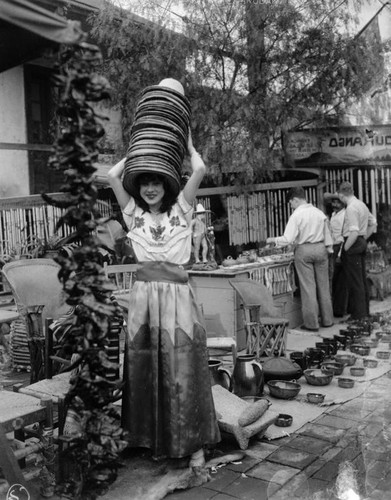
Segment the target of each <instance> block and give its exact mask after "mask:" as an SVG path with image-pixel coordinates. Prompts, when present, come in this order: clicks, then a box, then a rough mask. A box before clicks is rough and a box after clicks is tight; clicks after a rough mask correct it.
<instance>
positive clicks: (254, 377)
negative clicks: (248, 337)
mask: <svg viewBox="0 0 391 500" xmlns="http://www.w3.org/2000/svg"><path fill="white" fill-rule="evenodd" d="M263 387H264V377H263V369H262V366H261V364H260V363H258V362H257V361H255V354H243V355H241V356H237V358H236V362H235V366H234V370H233V373H232V392H233V393H234V394H236V396H239V397H243V396H260V395H261V394H262V393H263Z"/></svg>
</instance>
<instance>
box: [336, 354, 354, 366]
mask: <svg viewBox="0 0 391 500" xmlns="http://www.w3.org/2000/svg"><path fill="white" fill-rule="evenodd" d="M334 359H335V361H337V362H338V363H343V364H344V365H346V366H353V365H354V363H355V362H356V356H354V355H353V354H336V356H335V357H334Z"/></svg>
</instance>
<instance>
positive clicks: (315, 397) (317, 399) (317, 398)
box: [307, 392, 325, 404]
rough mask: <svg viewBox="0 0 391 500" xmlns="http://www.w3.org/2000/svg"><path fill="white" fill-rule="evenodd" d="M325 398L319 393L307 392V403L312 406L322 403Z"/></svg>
mask: <svg viewBox="0 0 391 500" xmlns="http://www.w3.org/2000/svg"><path fill="white" fill-rule="evenodd" d="M324 398H325V395H324V394H320V393H319V392H307V401H308V402H309V403H313V404H319V403H323V401H324Z"/></svg>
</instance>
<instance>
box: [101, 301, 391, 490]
mask: <svg viewBox="0 0 391 500" xmlns="http://www.w3.org/2000/svg"><path fill="white" fill-rule="evenodd" d="M375 304H376V306H377V307H376V308H374V309H375V310H373V309H372V307H371V311H372V312H378V311H381V310H386V309H389V308H390V306H391V298H390V299H389V300H388V301H385V302H384V303H375ZM336 327H337V328H339V327H338V326H337V325H336ZM319 333H320V335H322V331H320V332H319ZM390 386H391V373H388V374H385V375H383V376H382V377H380V378H378V379H376V380H373V381H372V382H371V383H370V385H369V389H368V390H366V391H365V393H364V394H363V395H362V396H360V397H359V398H356V399H353V400H351V401H348V402H346V403H344V404H339V405H333V406H330V407H329V408H328V409H327V410H326V412H325V413H324V414H322V415H321V416H319V417H318V418H317V419H316V420H314V421H312V422H309V423H307V424H306V425H304V426H303V427H302V428H300V429H299V430H298V431H297V432H295V433H293V434H292V435H289V436H286V437H283V438H280V439H276V440H272V441H264V440H261V441H257V440H251V441H250V446H249V448H248V449H247V450H246V452H245V453H246V455H245V457H244V458H243V460H242V461H241V463H238V464H233V463H230V464H227V465H226V466H224V467H221V468H219V469H217V471H216V473H214V474H212V475H211V481H209V482H208V483H206V484H204V485H203V486H201V487H197V488H192V489H189V490H176V491H175V492H174V493H171V494H169V495H167V497H166V498H167V499H168V500H198V499H199V500H209V499H213V500H232V499H240V500H264V499H265V500H290V499H292V500H294V499H296V498H300V499H301V500H338V499H339V500H391V391H390ZM234 450H237V444H236V442H234V440H233V439H232V436H230V435H224V436H223V440H222V442H221V443H219V445H218V448H217V452H220V453H229V452H231V451H234ZM343 466H344V468H342V467H343ZM168 470H170V465H169V464H167V463H155V462H152V460H151V459H150V458H149V455H148V453H145V452H142V451H140V450H129V451H128V453H127V455H126V456H124V467H123V468H122V469H121V470H120V473H119V477H118V479H117V481H116V482H115V483H114V484H113V485H112V487H111V488H110V490H109V491H108V493H107V494H106V495H105V496H103V497H101V498H102V500H109V499H110V500H125V499H126V500H130V499H132V500H137V499H141V498H142V500H152V497H148V496H145V495H143V494H142V492H143V491H145V488H146V486H147V487H149V488H151V487H153V485H154V483H158V482H159V481H160V480H161V479H162V477H163V476H164V474H165V473H166V472H167V471H168ZM350 472H351V473H350ZM349 473H350V475H349ZM343 480H344V481H345V483H344V488H342V485H343ZM350 486H353V490H354V491H355V492H356V493H357V494H358V495H359V496H357V497H354V496H352V497H347V496H345V497H344V496H343V492H345V494H346V491H347V489H348V487H350ZM156 498H161V497H153V500H155V499H156Z"/></svg>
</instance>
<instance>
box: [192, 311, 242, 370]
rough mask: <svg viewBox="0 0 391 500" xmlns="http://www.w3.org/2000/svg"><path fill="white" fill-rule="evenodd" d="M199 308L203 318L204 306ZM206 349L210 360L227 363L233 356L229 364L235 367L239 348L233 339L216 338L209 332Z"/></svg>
mask: <svg viewBox="0 0 391 500" xmlns="http://www.w3.org/2000/svg"><path fill="white" fill-rule="evenodd" d="M199 307H200V309H201V312H202V316H203V317H204V307H203V304H199ZM204 323H205V321H204ZM205 329H206V327H205ZM206 347H207V349H208V356H209V358H222V360H223V362H226V358H227V357H228V356H231V358H232V360H231V361H230V362H229V364H231V365H232V366H234V365H235V362H236V356H237V347H236V340H235V339H234V338H233V337H222V336H220V337H218V336H217V337H216V336H214V335H213V334H212V333H211V332H208V331H207V337H206Z"/></svg>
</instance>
